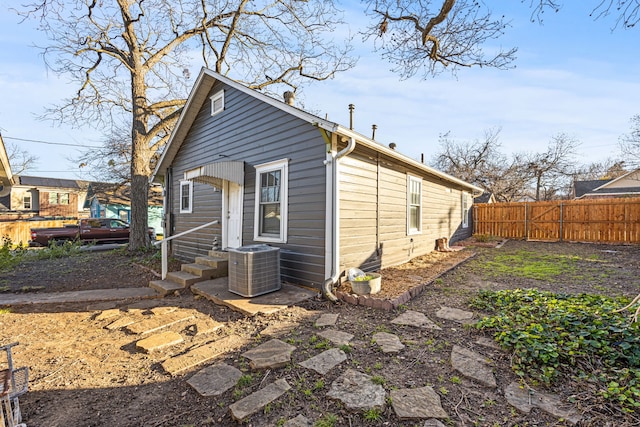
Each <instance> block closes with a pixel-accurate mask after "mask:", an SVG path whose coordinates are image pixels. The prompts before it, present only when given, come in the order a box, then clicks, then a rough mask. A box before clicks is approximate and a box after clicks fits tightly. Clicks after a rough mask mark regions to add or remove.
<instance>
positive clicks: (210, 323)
mask: <svg viewBox="0 0 640 427" xmlns="http://www.w3.org/2000/svg"><path fill="white" fill-rule="evenodd" d="M191 326H192V327H193V330H194V335H195V336H196V337H199V336H200V335H205V334H210V333H212V332H215V331H217V330H218V329H220V328H222V327H224V323H220V322H218V321H217V320H213V319H212V318H210V317H205V318H203V319H196V321H195V323H194V324H193V325H191Z"/></svg>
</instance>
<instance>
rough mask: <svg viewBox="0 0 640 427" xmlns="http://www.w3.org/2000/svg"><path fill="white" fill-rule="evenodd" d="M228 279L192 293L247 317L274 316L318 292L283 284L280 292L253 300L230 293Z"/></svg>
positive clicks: (206, 283) (206, 284)
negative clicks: (273, 314)
mask: <svg viewBox="0 0 640 427" xmlns="http://www.w3.org/2000/svg"><path fill="white" fill-rule="evenodd" d="M228 283H229V279H228V277H221V278H219V279H213V280H205V281H204V282H198V283H196V284H194V285H192V286H191V291H192V292H193V293H194V294H196V295H200V296H203V297H205V298H207V299H209V300H211V301H213V302H214V303H216V304H218V305H224V306H227V307H229V308H231V309H232V310H235V311H238V312H240V313H243V314H245V315H247V316H254V315H256V314H258V313H262V314H272V313H276V312H278V311H280V310H284V309H285V308H287V307H288V306H290V305H295V304H298V303H300V302H302V301H305V300H308V299H310V298H313V297H315V296H316V295H317V292H313V291H311V290H309V289H305V288H301V287H299V286H294V285H291V284H288V283H283V284H282V287H281V288H280V290H278V291H275V292H271V293H268V294H264V295H260V296H257V297H253V298H244V297H241V296H240V295H236V294H234V293H232V292H229V284H228Z"/></svg>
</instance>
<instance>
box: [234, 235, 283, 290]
mask: <svg viewBox="0 0 640 427" xmlns="http://www.w3.org/2000/svg"><path fill="white" fill-rule="evenodd" d="M280 286H281V282H280V248H274V247H271V246H268V245H248V246H241V247H239V248H235V249H231V248H230V249H229V292H233V293H234V294H238V295H241V296H243V297H254V296H257V295H262V294H266V293H269V292H274V291H277V290H278V289H280Z"/></svg>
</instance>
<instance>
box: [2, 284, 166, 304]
mask: <svg viewBox="0 0 640 427" xmlns="http://www.w3.org/2000/svg"><path fill="white" fill-rule="evenodd" d="M157 297H159V295H158V293H157V292H156V291H154V290H153V289H151V288H114V289H94V290H88V291H70V292H51V293H23V294H2V299H0V307H2V306H18V305H31V304H64V303H76V302H95V301H119V300H127V299H130V298H157Z"/></svg>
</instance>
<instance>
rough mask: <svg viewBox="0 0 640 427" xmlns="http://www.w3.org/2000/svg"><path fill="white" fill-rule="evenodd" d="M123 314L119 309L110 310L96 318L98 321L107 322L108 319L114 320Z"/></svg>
mask: <svg viewBox="0 0 640 427" xmlns="http://www.w3.org/2000/svg"><path fill="white" fill-rule="evenodd" d="M121 314H122V312H121V311H120V309H117V308H112V309H109V310H104V311H103V312H102V313H99V314H98V315H97V316H96V318H95V319H96V320H100V321H101V320H107V319H112V318H114V317H116V316H120V315H121Z"/></svg>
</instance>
